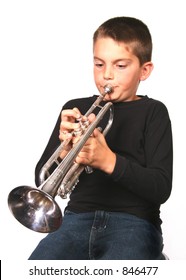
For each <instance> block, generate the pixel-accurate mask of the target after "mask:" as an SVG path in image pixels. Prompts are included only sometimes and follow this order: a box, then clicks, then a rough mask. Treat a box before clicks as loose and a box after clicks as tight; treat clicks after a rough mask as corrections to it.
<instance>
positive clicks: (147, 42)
mask: <svg viewBox="0 0 186 280" xmlns="http://www.w3.org/2000/svg"><path fill="white" fill-rule="evenodd" d="M105 37H110V38H112V39H113V40H115V41H117V42H121V43H122V42H123V43H125V44H129V45H130V46H131V47H132V50H133V53H134V55H136V56H137V57H138V59H139V62H140V65H143V64H144V63H145V62H148V61H151V56H152V38H151V34H150V31H149V29H148V27H147V25H145V24H144V23H143V22H142V21H141V20H139V19H136V18H132V17H115V18H111V19H109V20H107V21H105V22H104V23H103V24H101V25H100V26H99V27H98V29H97V30H96V31H95V33H94V36H93V43H94V44H95V42H96V41H97V39H99V38H105Z"/></svg>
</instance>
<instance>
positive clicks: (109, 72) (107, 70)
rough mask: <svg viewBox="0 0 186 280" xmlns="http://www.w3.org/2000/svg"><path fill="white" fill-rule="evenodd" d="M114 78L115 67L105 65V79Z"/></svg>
mask: <svg viewBox="0 0 186 280" xmlns="http://www.w3.org/2000/svg"><path fill="white" fill-rule="evenodd" d="M113 78H114V73H113V69H112V67H110V66H108V67H105V71H104V79H105V80H110V79H113Z"/></svg>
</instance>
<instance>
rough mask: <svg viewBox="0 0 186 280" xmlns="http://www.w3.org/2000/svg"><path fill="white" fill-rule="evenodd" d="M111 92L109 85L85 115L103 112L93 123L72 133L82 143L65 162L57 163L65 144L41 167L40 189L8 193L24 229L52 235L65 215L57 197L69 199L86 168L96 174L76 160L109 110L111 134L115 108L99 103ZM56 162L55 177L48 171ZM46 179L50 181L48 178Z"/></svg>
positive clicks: (11, 207)
mask: <svg viewBox="0 0 186 280" xmlns="http://www.w3.org/2000/svg"><path fill="white" fill-rule="evenodd" d="M110 93H112V87H111V86H110V85H106V86H105V87H104V92H103V93H102V94H101V95H99V96H98V98H97V99H96V101H95V102H94V103H93V104H92V106H91V107H90V109H89V110H88V111H87V112H86V114H85V116H88V115H89V114H90V113H92V112H93V111H94V110H95V108H99V109H100V110H99V112H98V114H97V115H96V118H95V120H94V121H93V122H92V123H86V124H83V123H81V120H80V124H81V127H82V129H81V131H78V132H77V131H74V132H72V133H74V134H77V133H78V134H80V137H79V141H78V142H77V143H76V144H75V146H73V148H71V150H70V151H69V152H68V153H67V155H66V156H65V157H64V159H63V160H62V161H61V162H59V161H58V158H59V154H60V153H61V151H62V150H63V149H64V148H65V146H66V145H67V144H68V143H67V142H66V141H63V142H62V143H61V145H60V146H59V147H58V148H57V149H56V151H55V152H54V153H53V155H52V156H51V157H50V158H49V160H48V161H47V162H46V163H45V165H44V166H43V167H42V169H41V171H40V175H39V176H40V182H41V184H40V186H39V188H36V187H35V188H34V187H29V186H19V187H16V188H14V189H13V190H12V191H11V192H10V193H9V196H8V206H9V209H10V211H11V212H12V214H13V216H14V217H15V218H16V219H17V220H18V221H19V222H20V223H21V224H22V225H24V226H25V227H27V228H29V229H31V230H34V231H37V232H42V233H47V232H53V231H55V230H57V229H58V228H59V227H60V226H61V224H62V220H63V215H62V212H61V209H60V207H59V205H58V204H57V202H56V201H55V199H54V198H55V196H56V195H60V196H61V197H62V198H66V197H67V194H69V193H71V192H72V190H73V189H74V187H75V186H76V184H77V183H78V181H79V176H80V174H81V173H82V172H83V170H84V169H85V170H86V171H87V173H91V172H93V170H92V168H91V167H89V166H84V165H80V164H77V163H75V162H74V161H75V158H76V157H77V155H78V153H79V152H80V151H81V149H82V148H83V146H84V144H85V143H86V141H87V140H88V138H89V137H90V136H91V135H92V133H93V131H94V129H95V128H96V127H97V126H98V124H99V123H100V121H101V120H102V119H103V117H104V115H105V114H106V112H107V111H108V110H109V111H110V114H109V119H108V122H107V125H106V127H105V129H104V131H103V134H104V135H106V134H107V132H108V131H109V129H110V127H111V125H112V122H113V106H112V103H111V102H107V103H106V104H105V105H104V106H103V107H102V106H100V103H101V101H102V100H103V98H104V96H105V95H106V94H110ZM54 163H56V164H57V167H56V168H55V170H54V171H53V172H52V174H49V168H50V167H51V166H52V165H53V164H54ZM46 177H47V179H45V178H46Z"/></svg>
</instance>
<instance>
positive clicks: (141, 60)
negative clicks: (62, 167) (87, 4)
mask: <svg viewBox="0 0 186 280" xmlns="http://www.w3.org/2000/svg"><path fill="white" fill-rule="evenodd" d="M151 53H152V40H151V35H150V32H149V30H148V28H147V26H146V25H145V24H144V23H143V22H141V21H140V20H138V19H135V18H130V17H116V18H111V19H109V20H108V21H106V22H104V23H103V24H102V25H101V26H100V27H99V28H98V29H97V30H96V32H95V33H94V37H93V55H94V79H95V84H96V86H97V88H98V90H99V92H100V93H101V94H102V93H103V91H104V87H105V85H110V86H111V87H112V92H111V93H107V94H106V95H105V97H104V102H103V103H105V102H108V101H111V102H112V103H113V106H114V121H113V124H112V127H111V129H110V130H109V132H108V134H107V135H106V137H104V136H103V134H102V133H101V131H99V129H95V130H94V133H93V135H92V136H91V137H90V138H89V139H88V141H87V142H86V144H85V145H84V147H83V149H82V150H81V152H80V153H79V154H78V156H77V158H76V162H77V163H80V164H83V165H85V166H87V165H88V166H90V167H92V168H93V172H92V173H91V174H87V173H86V172H83V173H82V174H81V176H80V178H79V183H78V184H77V186H76V188H75V189H74V190H73V191H72V193H71V195H70V200H69V202H68V205H67V207H66V209H65V214H64V219H63V223H62V226H61V227H60V228H59V229H58V230H57V231H55V232H53V233H50V234H48V235H47V236H46V237H45V238H44V239H43V240H42V241H41V242H40V243H39V245H38V246H37V248H36V249H35V251H34V252H33V253H32V255H31V256H30V259H67V260H70V259H74V260H78V259H92V260H94V259H100V260H101V259H105V260H106V259H110V260H114V259H126V260H134V259H149V260H150V259H154V260H155V259H163V255H162V250H163V239H162V231H161V219H160V205H161V204H162V203H164V202H165V201H166V200H167V199H168V197H169V196H170V193H171V188H172V132H171V122H170V119H169V115H168V112H167V109H166V107H165V105H164V104H162V103H161V102H159V101H156V100H154V99H152V98H149V97H148V96H139V95H137V89H138V86H139V83H140V82H141V81H144V80H146V79H147V78H148V77H149V75H150V74H151V72H152V70H153V64H152V62H151ZM95 99H96V97H95V96H93V97H90V98H81V99H75V100H71V101H69V102H67V103H66V104H65V105H64V106H63V109H62V113H61V116H60V117H59V118H58V121H57V123H56V126H55V128H54V130H53V133H52V135H51V138H50V140H49V142H48V145H47V147H46V149H45V151H44V153H43V155H42V157H41V159H40V161H39V162H38V164H37V166H36V173H35V174H36V184H37V185H39V171H40V169H41V168H42V166H43V164H44V163H45V162H46V160H47V159H48V158H49V157H50V156H51V154H52V153H53V151H54V150H55V149H56V147H57V146H58V145H59V143H60V141H63V140H65V139H67V138H68V137H69V138H70V139H71V142H70V143H71V145H73V143H75V142H76V141H77V138H76V137H74V136H72V135H71V134H69V133H70V132H71V131H73V130H76V129H77V128H78V126H79V124H78V123H77V122H76V120H77V119H78V118H79V117H80V116H81V115H82V116H83V115H84V114H85V113H86V111H87V110H88V109H89V108H90V106H91V104H92V103H93V102H94V101H95ZM88 118H89V120H90V122H92V121H93V119H94V115H92V114H91V115H90V116H89V117H88ZM60 156H61V158H63V157H64V152H63V153H62V154H61V155H60Z"/></svg>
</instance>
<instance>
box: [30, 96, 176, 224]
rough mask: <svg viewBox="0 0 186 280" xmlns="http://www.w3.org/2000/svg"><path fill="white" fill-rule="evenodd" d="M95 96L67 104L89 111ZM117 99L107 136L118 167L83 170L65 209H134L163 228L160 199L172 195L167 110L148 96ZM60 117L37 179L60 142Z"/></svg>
mask: <svg viewBox="0 0 186 280" xmlns="http://www.w3.org/2000/svg"><path fill="white" fill-rule="evenodd" d="M95 99H96V96H93V97H90V98H81V99H74V100H71V101H69V102H67V103H66V104H65V105H64V106H63V109H67V108H68V109H72V108H74V107H77V108H79V110H80V111H81V113H82V114H85V113H86V111H87V110H88V109H89V108H90V106H91V105H92V103H93V102H94V100H95ZM103 103H104V102H103ZM113 105H114V121H113V124H112V127H111V129H110V130H109V132H108V134H107V136H106V141H107V144H108V146H109V147H110V148H111V150H112V151H113V152H115V154H116V165H115V168H114V171H113V173H112V174H111V175H108V174H105V173H104V172H102V171H100V170H94V172H93V173H91V174H87V173H86V172H85V171H84V172H83V173H82V174H81V175H80V178H79V179H80V180H79V183H78V184H77V186H76V188H75V189H74V190H73V192H72V193H71V196H70V200H69V202H68V205H67V209H69V210H72V211H74V212H89V211H94V210H105V211H117V212H125V213H130V214H133V215H136V216H138V217H141V218H143V219H147V220H148V221H150V222H151V223H153V224H154V225H155V226H156V227H157V228H160V225H161V219H160V215H159V213H160V205H161V204H162V203H164V202H165V201H166V200H167V199H168V197H169V196H170V193H171V188H172V157H173V152H172V131H171V122H170V118H169V114H168V111H167V109H166V107H165V105H164V104H163V103H161V102H160V101H157V100H154V99H151V98H148V97H147V96H141V99H138V100H135V101H130V102H119V103H114V104H113ZM60 121H61V120H60V116H59V118H58V120H57V123H56V126H55V128H54V130H53V132H52V135H51V137H50V139H49V142H48V144H47V146H46V149H45V150H44V153H43V155H42V157H41V159H40V161H39V162H38V164H37V166H36V170H35V175H36V184H37V185H38V174H39V170H40V169H41V167H42V165H43V164H44V163H45V162H46V160H47V159H48V158H49V157H50V155H51V154H52V153H53V152H54V150H55V149H56V147H57V146H58V145H59V143H60V142H59V126H60ZM104 122H106V120H105V118H104V120H103V121H102V123H104ZM102 125H103V126H104V124H102Z"/></svg>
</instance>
